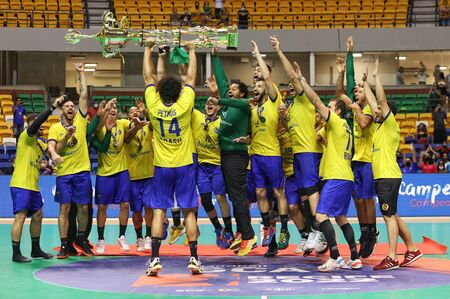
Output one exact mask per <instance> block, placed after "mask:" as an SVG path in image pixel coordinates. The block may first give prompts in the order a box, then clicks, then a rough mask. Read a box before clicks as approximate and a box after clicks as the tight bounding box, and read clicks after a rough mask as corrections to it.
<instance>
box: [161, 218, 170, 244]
mask: <svg viewBox="0 0 450 299" xmlns="http://www.w3.org/2000/svg"><path fill="white" fill-rule="evenodd" d="M168 228H169V220H167V219H166V221H164V223H163V234H162V239H163V240H165V239H167V235H168V234H169V233H168V232H167V229H168Z"/></svg>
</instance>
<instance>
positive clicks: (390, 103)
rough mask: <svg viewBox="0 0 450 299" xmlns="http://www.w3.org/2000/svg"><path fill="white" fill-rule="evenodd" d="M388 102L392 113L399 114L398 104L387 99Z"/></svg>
mask: <svg viewBox="0 0 450 299" xmlns="http://www.w3.org/2000/svg"><path fill="white" fill-rule="evenodd" d="M387 104H388V106H389V109H390V110H391V112H392V114H394V116H395V115H397V112H398V109H397V104H396V103H395V102H394V101H387Z"/></svg>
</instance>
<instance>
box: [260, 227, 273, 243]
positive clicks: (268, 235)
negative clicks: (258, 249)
mask: <svg viewBox="0 0 450 299" xmlns="http://www.w3.org/2000/svg"><path fill="white" fill-rule="evenodd" d="M274 236H275V228H274V227H273V226H269V227H264V228H263V239H262V242H261V243H262V244H261V245H262V246H263V247H266V246H269V244H270V242H272V239H273V237H274Z"/></svg>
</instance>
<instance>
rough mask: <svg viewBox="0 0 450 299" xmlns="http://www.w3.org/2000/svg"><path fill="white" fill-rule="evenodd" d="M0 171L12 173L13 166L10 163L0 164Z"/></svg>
mask: <svg viewBox="0 0 450 299" xmlns="http://www.w3.org/2000/svg"><path fill="white" fill-rule="evenodd" d="M0 169H3V170H10V171H12V169H13V164H12V163H11V162H0Z"/></svg>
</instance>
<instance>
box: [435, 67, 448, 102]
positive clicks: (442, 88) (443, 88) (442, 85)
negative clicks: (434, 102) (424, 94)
mask: <svg viewBox="0 0 450 299" xmlns="http://www.w3.org/2000/svg"><path fill="white" fill-rule="evenodd" d="M436 87H437V93H438V95H439V100H440V102H441V105H445V104H447V89H448V84H447V80H445V75H444V73H443V72H439V75H438V78H437V80H436Z"/></svg>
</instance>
